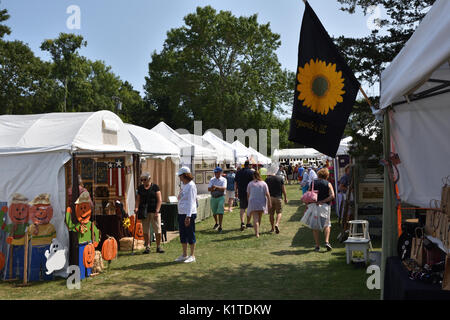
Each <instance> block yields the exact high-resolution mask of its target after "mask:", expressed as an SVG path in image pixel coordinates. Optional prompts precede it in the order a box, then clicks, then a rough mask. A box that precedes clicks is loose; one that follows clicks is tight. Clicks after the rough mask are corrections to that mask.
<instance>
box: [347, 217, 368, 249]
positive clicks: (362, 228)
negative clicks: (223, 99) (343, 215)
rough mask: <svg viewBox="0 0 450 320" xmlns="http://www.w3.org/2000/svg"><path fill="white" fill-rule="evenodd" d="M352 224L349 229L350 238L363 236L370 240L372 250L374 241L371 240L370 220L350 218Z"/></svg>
mask: <svg viewBox="0 0 450 320" xmlns="http://www.w3.org/2000/svg"><path fill="white" fill-rule="evenodd" d="M348 223H349V224H350V226H349V230H350V233H349V235H348V237H349V238H362V239H368V240H369V247H370V250H372V249H373V248H372V242H371V241H370V234H369V221H367V220H350V221H349V222H348Z"/></svg>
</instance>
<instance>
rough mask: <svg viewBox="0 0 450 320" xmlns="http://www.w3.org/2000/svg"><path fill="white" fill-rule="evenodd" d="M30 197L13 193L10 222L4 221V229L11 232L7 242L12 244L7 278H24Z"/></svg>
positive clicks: (9, 212)
mask: <svg viewBox="0 0 450 320" xmlns="http://www.w3.org/2000/svg"><path fill="white" fill-rule="evenodd" d="M28 211H29V205H28V199H27V198H26V197H24V196H23V195H21V194H19V193H14V194H13V195H12V200H11V205H10V206H9V210H8V215H9V218H10V220H11V223H10V224H8V225H7V224H6V223H4V224H3V225H2V229H3V230H4V231H6V232H7V233H9V236H8V237H7V238H6V242H7V243H8V244H9V245H10V247H9V254H8V259H7V261H6V266H5V275H4V278H5V279H14V278H20V279H22V278H23V269H24V265H23V263H24V254H25V249H24V244H25V232H26V229H27V227H28Z"/></svg>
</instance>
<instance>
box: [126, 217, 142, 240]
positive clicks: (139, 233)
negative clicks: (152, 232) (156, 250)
mask: <svg viewBox="0 0 450 320" xmlns="http://www.w3.org/2000/svg"><path fill="white" fill-rule="evenodd" d="M134 219H136V216H135V215H132V216H131V217H130V227H129V228H128V230H130V232H131V234H132V235H134V238H135V239H137V240H144V228H143V227H142V222H141V220H139V219H138V221H137V223H136V234H134V225H135V220H134Z"/></svg>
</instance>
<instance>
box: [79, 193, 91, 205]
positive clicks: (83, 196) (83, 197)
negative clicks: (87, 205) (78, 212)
mask: <svg viewBox="0 0 450 320" xmlns="http://www.w3.org/2000/svg"><path fill="white" fill-rule="evenodd" d="M83 202H91V197H90V196H89V192H87V191H84V192H83V193H82V194H81V195H80V196H79V197H78V199H77V201H75V204H80V203H83Z"/></svg>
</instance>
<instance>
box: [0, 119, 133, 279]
mask: <svg viewBox="0 0 450 320" xmlns="http://www.w3.org/2000/svg"><path fill="white" fill-rule="evenodd" d="M0 137H1V139H0V167H1V170H0V181H1V184H0V185H1V187H0V202H7V203H8V205H9V204H10V203H11V199H12V195H13V194H14V193H20V194H22V195H23V196H25V197H26V198H28V200H29V201H31V200H33V199H34V197H36V196H37V195H39V194H41V193H48V194H50V202H51V205H52V207H53V217H52V220H51V221H50V222H51V223H52V224H53V225H54V226H55V229H56V232H57V239H58V240H59V242H60V243H61V244H62V245H63V246H64V247H66V248H68V246H69V234H68V231H67V227H66V226H65V223H64V218H65V212H66V208H65V205H66V202H65V195H66V180H65V168H64V164H65V163H66V162H67V161H69V160H70V159H71V157H72V154H71V153H74V152H85V151H87V152H93V153H94V152H95V153H97V152H98V153H118V152H120V153H123V152H127V153H138V152H139V151H138V150H137V149H136V147H135V145H134V142H133V140H132V138H131V136H130V134H129V132H128V130H127V129H126V127H125V125H124V124H123V122H122V120H121V119H120V118H119V117H118V116H117V115H115V114H114V113H112V112H110V111H97V112H87V113H49V114H35V115H3V116H0ZM132 181H133V179H131V182H132ZM131 184H132V183H131ZM128 187H130V186H128ZM131 187H132V186H131ZM130 193H131V195H132V196H133V195H134V190H131V192H130ZM6 223H10V220H9V217H7V221H6ZM64 272H65V270H61V272H59V273H57V274H59V275H62V276H64V275H65V274H64Z"/></svg>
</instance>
